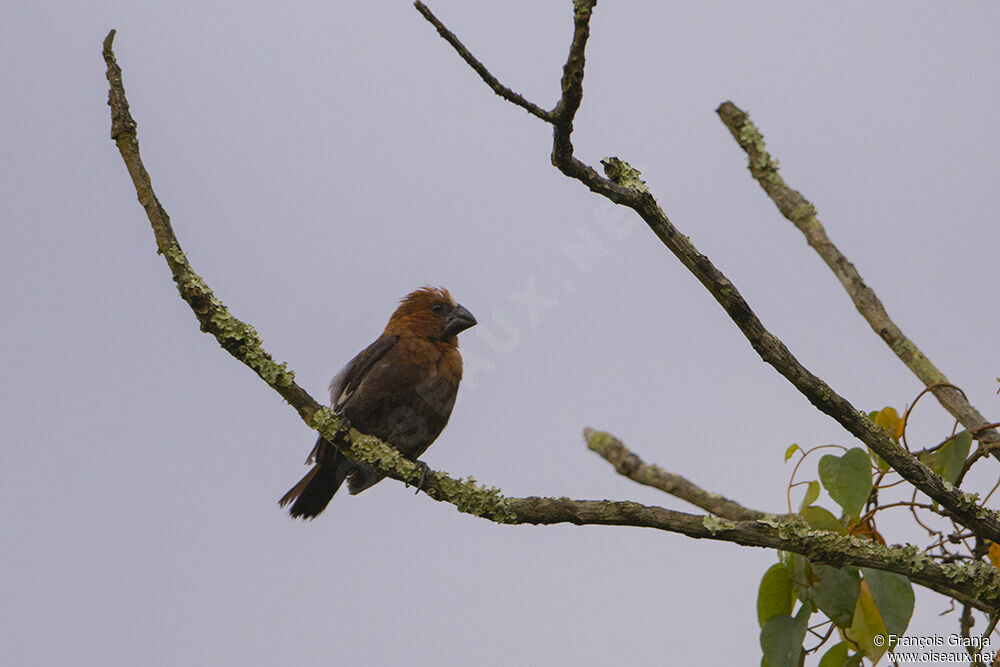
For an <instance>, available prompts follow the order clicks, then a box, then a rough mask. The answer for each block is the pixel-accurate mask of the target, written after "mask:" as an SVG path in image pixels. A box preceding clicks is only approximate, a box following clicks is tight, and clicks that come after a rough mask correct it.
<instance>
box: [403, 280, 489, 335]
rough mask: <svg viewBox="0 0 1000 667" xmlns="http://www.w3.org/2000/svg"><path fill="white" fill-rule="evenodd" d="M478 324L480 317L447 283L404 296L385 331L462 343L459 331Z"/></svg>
mask: <svg viewBox="0 0 1000 667" xmlns="http://www.w3.org/2000/svg"><path fill="white" fill-rule="evenodd" d="M475 324H476V318H475V317H473V316H472V313H470V312H469V311H468V310H466V309H465V308H464V307H462V306H461V305H460V304H459V303H458V302H456V301H455V299H454V298H453V297H452V296H451V294H449V293H448V290H446V289H445V288H443V287H421V288H420V289H418V290H416V291H414V292H410V293H409V294H407V295H406V296H404V297H403V298H402V299H401V300H400V302H399V307H398V308H396V312H394V313H393V314H392V317H390V318H389V324H387V325H386V327H385V332H384V333H383V335H389V336H403V335H410V336H421V337H423V338H427V339H429V340H440V341H446V342H449V343H452V344H455V345H457V344H458V338H457V336H458V334H459V332H461V331H465V330H466V329H468V328H469V327H471V326H473V325H475Z"/></svg>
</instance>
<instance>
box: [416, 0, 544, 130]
mask: <svg viewBox="0 0 1000 667" xmlns="http://www.w3.org/2000/svg"><path fill="white" fill-rule="evenodd" d="M413 6H414V7H416V8H417V11H418V12H420V13H421V14H422V15H423V17H424V18H425V19H427V21H428V22H429V23H430V24H431V25H433V26H434V27H435V28H437V31H438V34H440V35H441V37H442V38H443V39H444V40H445V41H446V42H448V43H449V44H451V45H452V47H453V48H454V49H455V51H457V52H458V55H459V56H461V57H462V60H464V61H465V62H466V63H468V64H469V67H471V68H472V69H473V70H474V71H475V72H476V74H478V75H479V77H480V78H481V79H482V80H483V81H485V82H486V85H487V86H489V87H490V88H492V89H493V92H494V93H496V94H497V95H499V96H500V97H502V98H504V99H505V100H507V101H508V102H510V103H511V104H513V105H515V106H519V107H521V108H522V109H524V110H525V111H527V112H528V113H530V114H531V115H532V116H536V117H538V118H541V119H542V120H544V121H545V122H547V123H551V122H552V118H553V116H552V113H551V112H549V111H546V110H545V109H543V108H541V107H540V106H538V105H537V104H535V103H534V102H530V101H528V100H526V99H525V98H524V97H522V96H521V95H520V94H518V93H516V92H514V91H513V90H511V89H510V88H508V87H507V86H505V85H503V84H502V83H500V81H499V80H498V79H497V78H496V77H495V76H493V75H492V74H490V72H489V71H488V70H487V69H486V68H485V67H484V66H483V64H482V63H481V62H479V61H478V60H476V58H475V57H474V56H473V55H472V54H471V53H469V50H468V49H467V48H465V45H464V44H462V42H461V41H459V39H458V37H456V36H455V33H453V32H452V31H450V30H448V28H446V27H445V26H444V24H443V23H441V21H439V20H438V18H437V17H436V16H434V14H433V12H431V10H430V9H428V7H427V5H425V4H424V3H422V2H420V0H417V2H414V3H413Z"/></svg>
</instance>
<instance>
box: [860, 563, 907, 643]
mask: <svg viewBox="0 0 1000 667" xmlns="http://www.w3.org/2000/svg"><path fill="white" fill-rule="evenodd" d="M861 573H862V574H863V575H864V577H865V581H867V582H868V590H870V591H871V594H872V598H874V599H875V606H876V607H878V611H879V614H881V616H882V620H883V621H885V627H886V630H888V631H889V632H890V633H891V634H894V635H902V634H903V632H904V631H905V630H906V626H908V625H909V624H910V617H911V616H912V615H913V602H914V598H913V585H912V584H911V583H910V580H909V579H907V578H906V577H904V576H903V575H901V574H896V573H895V572H883V571H882V570H872V569H871V568H867V567H863V568H861Z"/></svg>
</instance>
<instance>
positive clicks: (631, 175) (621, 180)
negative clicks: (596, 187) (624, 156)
mask: <svg viewBox="0 0 1000 667" xmlns="http://www.w3.org/2000/svg"><path fill="white" fill-rule="evenodd" d="M601 164H602V165H604V174H605V175H606V176H607V177H608V178H610V179H611V180H612V181H614V182H615V183H617V184H618V185H621V186H622V187H626V188H628V189H629V190H634V191H635V192H640V193H642V194H647V195H648V194H649V187H648V186H647V185H646V182H645V181H643V180H642V179H641V178H639V176H640V175H642V172H641V171H639V170H638V169H636V168H635V167H633V166H632V165H630V164H629V163H628V162H625V161H624V160H621V159H619V158H616V157H608V158H604V159H603V160H601Z"/></svg>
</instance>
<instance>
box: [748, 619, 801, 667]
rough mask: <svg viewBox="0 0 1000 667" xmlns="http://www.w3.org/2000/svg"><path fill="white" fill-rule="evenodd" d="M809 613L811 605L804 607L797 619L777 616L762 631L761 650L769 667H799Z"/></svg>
mask: <svg viewBox="0 0 1000 667" xmlns="http://www.w3.org/2000/svg"><path fill="white" fill-rule="evenodd" d="M809 612H810V608H809V605H808V604H807V605H803V606H802V608H801V609H799V613H798V614H796V615H795V618H792V617H791V616H784V615H782V616H775V617H773V618H771V619H770V620H768V621H767V623H765V624H764V627H762V628H761V629H760V648H761V650H762V651H763V652H764V660H766V661H767V664H768V667H798V665H799V662H800V660H801V659H802V655H803V653H802V642H803V640H805V638H806V625H807V624H808V622H809Z"/></svg>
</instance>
